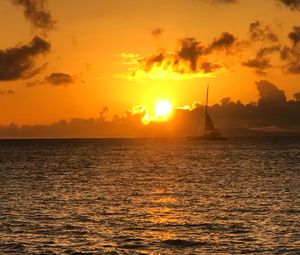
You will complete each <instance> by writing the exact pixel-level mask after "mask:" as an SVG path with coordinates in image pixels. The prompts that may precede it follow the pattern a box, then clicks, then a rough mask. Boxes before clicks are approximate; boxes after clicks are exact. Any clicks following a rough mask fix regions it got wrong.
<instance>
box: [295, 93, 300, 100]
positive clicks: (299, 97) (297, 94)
mask: <svg viewBox="0 0 300 255" xmlns="http://www.w3.org/2000/svg"><path fill="white" fill-rule="evenodd" d="M294 98H295V99H296V101H297V102H300V92H298V93H295V94H294Z"/></svg>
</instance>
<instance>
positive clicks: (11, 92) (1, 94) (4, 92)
mask: <svg viewBox="0 0 300 255" xmlns="http://www.w3.org/2000/svg"><path fill="white" fill-rule="evenodd" d="M14 94H15V92H14V91H13V90H11V89H8V90H0V96H5V95H14Z"/></svg>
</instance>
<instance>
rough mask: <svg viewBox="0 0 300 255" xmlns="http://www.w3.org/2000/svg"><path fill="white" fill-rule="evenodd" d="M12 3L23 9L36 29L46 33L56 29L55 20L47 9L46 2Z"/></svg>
mask: <svg viewBox="0 0 300 255" xmlns="http://www.w3.org/2000/svg"><path fill="white" fill-rule="evenodd" d="M11 2H12V3H13V4H15V5H19V6H22V7H23V9H24V16H25V17H26V19H28V20H29V21H30V22H31V24H32V26H33V27H34V28H39V29H42V30H43V31H44V32H47V31H50V30H52V29H53V28H54V25H55V20H54V19H53V17H52V15H51V13H50V12H49V11H48V10H47V8H46V4H47V1H46V0H11Z"/></svg>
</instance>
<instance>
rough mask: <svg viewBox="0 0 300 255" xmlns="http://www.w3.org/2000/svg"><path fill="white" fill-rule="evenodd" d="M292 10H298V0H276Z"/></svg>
mask: <svg viewBox="0 0 300 255" xmlns="http://www.w3.org/2000/svg"><path fill="white" fill-rule="evenodd" d="M278 1H280V2H281V3H282V4H284V5H285V6H286V7H288V8H290V10H292V11H300V0H278Z"/></svg>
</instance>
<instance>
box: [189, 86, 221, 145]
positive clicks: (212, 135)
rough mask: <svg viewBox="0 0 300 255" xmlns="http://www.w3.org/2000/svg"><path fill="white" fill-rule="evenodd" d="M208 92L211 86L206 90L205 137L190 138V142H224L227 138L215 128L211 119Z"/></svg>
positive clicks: (195, 136)
mask: <svg viewBox="0 0 300 255" xmlns="http://www.w3.org/2000/svg"><path fill="white" fill-rule="evenodd" d="M208 92H209V86H207V90H206V104H205V116H204V117H205V118H204V133H203V135H200V136H199V135H193V136H188V137H187V139H188V140H213V141H224V140H226V138H225V137H223V136H222V134H221V132H220V131H219V130H218V129H216V128H215V126H214V123H213V121H212V119H211V117H210V116H209V114H208Z"/></svg>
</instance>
